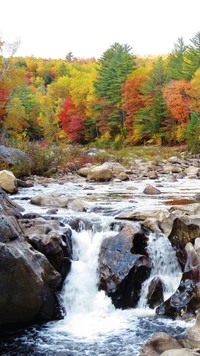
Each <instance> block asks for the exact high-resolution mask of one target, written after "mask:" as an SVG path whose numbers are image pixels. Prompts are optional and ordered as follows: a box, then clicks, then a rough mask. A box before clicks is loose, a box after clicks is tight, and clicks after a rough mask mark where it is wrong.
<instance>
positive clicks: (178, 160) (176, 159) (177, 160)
mask: <svg viewBox="0 0 200 356" xmlns="http://www.w3.org/2000/svg"><path fill="white" fill-rule="evenodd" d="M168 162H170V163H173V164H175V163H180V162H181V160H180V159H179V158H178V157H177V156H172V157H170V158H168Z"/></svg>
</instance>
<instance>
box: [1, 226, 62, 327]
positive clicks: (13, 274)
mask: <svg viewBox="0 0 200 356" xmlns="http://www.w3.org/2000/svg"><path fill="white" fill-rule="evenodd" d="M10 229H11V230H12V229H13V228H12V224H10ZM0 234H2V230H1V225H0ZM60 281H61V276H60V274H59V273H58V272H56V271H55V269H54V268H53V267H52V265H51V264H50V263H49V262H48V260H47V259H46V257H45V256H44V255H43V254H41V253H40V252H38V251H36V250H35V249H33V248H32V247H31V245H29V244H28V243H27V242H26V241H25V238H24V237H22V236H21V235H18V236H15V239H11V240H10V241H9V239H7V241H6V242H0V325H1V324H14V323H30V322H36V321H49V320H53V319H57V318H60V317H61V313H60V310H59V303H58V300H57V297H56V294H55V290H56V288H57V286H58V285H59V284H60Z"/></svg>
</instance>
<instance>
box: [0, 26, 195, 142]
mask: <svg viewBox="0 0 200 356" xmlns="http://www.w3.org/2000/svg"><path fill="white" fill-rule="evenodd" d="M3 45H4V42H3V41H0V50H1V49H2V46H3ZM133 51H134V49H133ZM1 53H3V52H2V51H1ZM199 53H200V32H198V33H197V34H196V35H195V36H194V38H193V39H191V40H190V44H189V45H188V46H186V45H185V43H184V40H183V38H181V39H178V42H177V43H176V44H175V47H174V50H173V51H172V53H170V54H169V55H166V56H158V57H155V56H154V57H153V56H149V57H144V58H143V57H136V56H135V55H134V54H133V53H132V49H131V48H130V47H129V46H128V45H127V44H125V45H121V44H119V43H114V44H113V45H112V46H110V48H108V49H107V50H106V51H105V52H104V53H103V54H102V56H101V57H100V59H99V60H95V59H94V58H91V59H79V58H76V57H74V56H73V54H72V53H71V52H69V53H68V55H66V58H65V59H63V60H62V59H44V58H35V57H25V58H22V57H14V56H13V55H12V54H11V55H10V57H8V58H4V57H3V55H0V132H1V133H3V134H4V135H5V136H6V137H8V138H11V139H12V140H13V139H14V140H17V141H19V140H22V141H23V140H29V141H39V142H46V143H47V144H49V143H53V142H56V143H59V142H60V143H62V144H66V143H69V142H70V143H81V144H87V143H91V142H93V143H95V144H96V145H98V144H99V146H100V145H102V146H103V145H104V144H105V146H106V147H109V146H111V145H113V147H118V146H119V145H123V144H126V145H127V144H128V145H129V144H132V145H133V144H154V143H159V144H161V145H172V144H183V143H187V144H188V147H189V148H190V149H193V145H192V144H191V142H195V146H196V147H200V145H198V142H199V139H200V135H199V132H200V62H199ZM194 137H195V139H194Z"/></svg>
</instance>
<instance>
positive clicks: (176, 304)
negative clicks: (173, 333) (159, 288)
mask: <svg viewBox="0 0 200 356" xmlns="http://www.w3.org/2000/svg"><path fill="white" fill-rule="evenodd" d="M185 251H186V256H187V258H186V264H185V268H184V272H183V275H182V279H181V282H180V285H179V287H178V288H177V290H176V292H175V293H174V294H173V295H172V296H171V297H170V298H169V299H168V300H167V301H165V302H164V303H162V304H161V305H160V306H159V307H158V308H157V309H156V313H157V314H159V315H169V316H172V317H182V318H188V317H189V316H194V315H196V314H197V313H198V312H199V310H200V256H199V255H198V254H197V252H196V251H195V249H194V247H193V245H192V244H191V243H188V244H187V245H186V247H185Z"/></svg>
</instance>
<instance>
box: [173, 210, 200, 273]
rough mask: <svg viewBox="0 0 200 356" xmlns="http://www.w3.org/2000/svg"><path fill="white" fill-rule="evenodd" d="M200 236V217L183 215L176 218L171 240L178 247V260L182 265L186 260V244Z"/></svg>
mask: <svg viewBox="0 0 200 356" xmlns="http://www.w3.org/2000/svg"><path fill="white" fill-rule="evenodd" d="M198 236H200V218H198V217H197V216H195V215H190V216H187V215H183V216H181V217H177V218H176V219H175V220H174V222H173V227H172V231H171V233H170V235H169V240H170V241H171V244H172V246H174V248H175V249H176V254H177V257H178V260H179V262H180V263H181V265H182V266H184V265H185V262H186V253H185V250H184V248H185V245H186V244H187V243H188V242H194V240H195V238H196V237H198Z"/></svg>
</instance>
